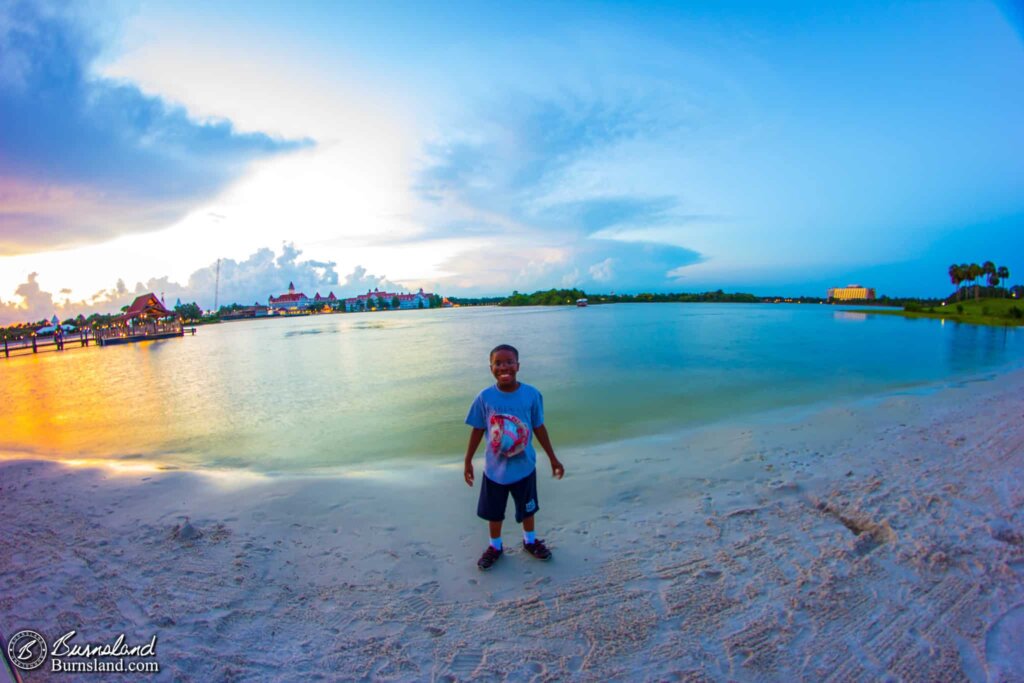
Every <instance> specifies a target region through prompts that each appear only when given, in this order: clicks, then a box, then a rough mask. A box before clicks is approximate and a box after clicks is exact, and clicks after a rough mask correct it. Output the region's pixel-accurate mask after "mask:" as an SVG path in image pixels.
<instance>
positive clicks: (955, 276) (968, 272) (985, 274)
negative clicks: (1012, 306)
mask: <svg viewBox="0 0 1024 683" xmlns="http://www.w3.org/2000/svg"><path fill="white" fill-rule="evenodd" d="M947 272H948V274H949V281H950V283H951V284H952V285H953V286H954V287H955V288H956V291H955V292H954V293H955V294H956V298H957V301H962V300H963V292H964V288H962V287H960V285H961V284H962V283H964V282H971V283H972V286H973V287H974V299H975V300H978V299H979V298H980V296H981V295H980V291H979V287H978V280H979V279H984V280H985V281H986V282H988V286H989V287H991V288H992V289H996V288H997V287H999V283H1000V282H1006V281H1007V280H1009V279H1010V269H1009V268H1007V267H1006V266H997V265H996V264H995V263H993V262H992V261H985V262H984V263H982V264H981V265H980V266H979V265H978V264H977V263H959V264H957V263H954V264H952V265H951V266H950V267H949V269H948V271H947ZM997 291H1001V292H1003V293H1004V296H1005V295H1006V294H1007V293H1008V290H1007V289H1006V288H1005V287H1004V288H1003V289H1002V290H997Z"/></svg>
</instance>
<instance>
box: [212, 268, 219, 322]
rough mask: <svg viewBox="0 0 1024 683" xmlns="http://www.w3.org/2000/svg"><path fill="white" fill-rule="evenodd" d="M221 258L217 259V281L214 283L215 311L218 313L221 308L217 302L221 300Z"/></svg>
mask: <svg viewBox="0 0 1024 683" xmlns="http://www.w3.org/2000/svg"><path fill="white" fill-rule="evenodd" d="M219 297H220V259H217V282H216V283H215V284H214V285H213V312H214V313H217V311H219V310H220V308H219V307H218V306H217V304H218V303H219V302H220V299H219Z"/></svg>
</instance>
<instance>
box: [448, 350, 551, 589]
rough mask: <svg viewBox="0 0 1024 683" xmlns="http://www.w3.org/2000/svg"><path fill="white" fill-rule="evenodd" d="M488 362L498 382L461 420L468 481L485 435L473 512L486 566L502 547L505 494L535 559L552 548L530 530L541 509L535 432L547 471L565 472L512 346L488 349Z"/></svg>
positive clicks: (481, 564)
mask: <svg viewBox="0 0 1024 683" xmlns="http://www.w3.org/2000/svg"><path fill="white" fill-rule="evenodd" d="M490 363H491V374H493V375H494V379H496V380H497V383H496V384H494V385H493V386H490V387H487V388H486V389H484V390H483V391H481V392H480V393H479V394H478V395H477V397H476V399H475V400H474V401H473V405H472V406H470V408H469V414H468V415H467V416H466V424H468V425H469V426H470V427H472V428H473V430H472V431H471V432H470V434H469V446H468V447H467V448H466V467H465V474H464V476H465V479H466V484H468V485H469V486H473V480H474V476H473V454H474V453H476V449H477V447H478V446H479V445H480V441H481V440H482V439H483V437H484V434H487V437H488V438H487V449H486V453H485V456H486V457H485V460H484V478H483V482H482V483H481V486H480V501H479V502H478V503H477V509H476V514H477V516H479V517H481V518H482V519H486V520H487V521H488V523H489V527H490V535H491V536H490V537H491V542H490V544H488V546H487V549H486V550H485V551H484V554H483V555H481V556H480V559H479V560H478V561H477V567H479V568H480V569H481V570H487V569H490V568H491V566H492V565H493V564H494V563H495V562H497V561H498V558H500V557H501V554H502V552H503V548H502V543H501V525H502V522H503V521H504V520H505V507H506V505H507V504H508V496H509V494H511V495H512V499H513V501H515V506H516V522H520V523H522V525H523V549H524V550H526V552H528V553H529V554H530V555H532V556H533V557H536V558H537V559H539V560H549V559H551V551H550V550H548V548H547V547H546V546H545V545H544V541H542V540H540V539H538V538H537V536H536V532H535V531H534V515H535V514H536V513H537V511H538V510H539V509H540V506H539V505H538V503H537V452H536V451H535V450H534V449H533V436H534V435H536V436H537V440H538V441H540V445H541V446H542V447H543V448H544V452H545V453H547V455H548V459H549V460H550V461H551V476H553V477H555V478H556V479H561V478H562V475H564V474H565V468H564V467H562V463H560V462H559V461H558V458H556V457H555V449H554V448H553V447H552V446H551V439H550V438H549V437H548V430H547V427H545V426H544V399H543V397H542V396H541V395H540V392H539V391H537V389H535V388H534V387H532V386H530V385H529V384H523V383H522V382H519V381H518V380H516V375H517V374H518V373H519V352H518V351H517V350H516V349H515V347H513V346H509V345H508V344H501V345H500V346H496V347H494V349H493V350H492V351H491V356H490Z"/></svg>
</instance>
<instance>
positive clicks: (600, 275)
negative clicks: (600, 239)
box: [588, 256, 615, 282]
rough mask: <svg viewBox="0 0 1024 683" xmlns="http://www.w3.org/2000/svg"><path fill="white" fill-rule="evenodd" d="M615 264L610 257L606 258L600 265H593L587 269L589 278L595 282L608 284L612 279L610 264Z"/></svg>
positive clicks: (612, 271) (612, 273) (612, 272)
mask: <svg viewBox="0 0 1024 683" xmlns="http://www.w3.org/2000/svg"><path fill="white" fill-rule="evenodd" d="M614 263H615V259H613V258H612V257H611V256H609V257H608V258H606V259H605V260H604V261H601V262H600V263H595V264H594V265H592V266H590V268H589V269H588V270H589V271H590V277H592V278H594V280H595V281H596V282H609V281H611V279H612V277H614V274H615V272H614V270H613V269H612V264H614Z"/></svg>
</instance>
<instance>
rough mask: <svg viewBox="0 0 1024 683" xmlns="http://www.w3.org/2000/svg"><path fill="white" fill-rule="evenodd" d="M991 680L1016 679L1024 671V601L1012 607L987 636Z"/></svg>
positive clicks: (987, 657) (986, 652)
mask: <svg viewBox="0 0 1024 683" xmlns="http://www.w3.org/2000/svg"><path fill="white" fill-rule="evenodd" d="M985 660H986V662H987V664H988V680H989V681H1010V680H1014V679H1015V677H1016V676H1019V675H1020V673H1021V672H1022V671H1024V603H1019V604H1017V605H1014V606H1013V607H1011V608H1010V609H1009V610H1008V611H1007V612H1005V613H1004V614H1003V615H1002V616H1001V617H999V618H998V619H997V620H996V621H995V623H994V624H992V626H991V627H990V628H989V630H988V635H986V636H985Z"/></svg>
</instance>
